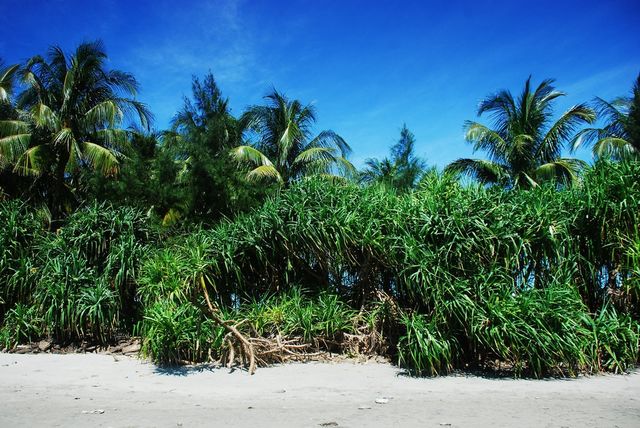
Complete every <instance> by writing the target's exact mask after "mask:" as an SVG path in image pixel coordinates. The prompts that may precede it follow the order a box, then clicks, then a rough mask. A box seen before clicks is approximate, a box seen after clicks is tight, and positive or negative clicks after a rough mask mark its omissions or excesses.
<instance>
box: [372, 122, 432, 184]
mask: <svg viewBox="0 0 640 428" xmlns="http://www.w3.org/2000/svg"><path fill="white" fill-rule="evenodd" d="M415 143H416V140H415V136H414V135H413V133H412V132H411V131H409V129H408V128H407V125H403V127H402V130H401V131H400V139H399V140H398V142H397V143H396V144H394V146H393V147H391V159H389V158H384V159H382V160H378V159H375V158H373V159H367V160H366V162H365V163H366V165H367V168H366V169H365V170H364V171H362V172H361V173H360V180H361V181H362V182H364V183H378V184H382V185H384V186H387V187H389V188H390V189H395V190H399V191H404V190H410V189H413V188H414V187H415V186H416V185H417V184H418V182H419V181H420V178H421V176H422V174H423V173H424V170H425V162H424V161H423V160H422V159H420V158H419V157H417V156H416V155H415V153H414V152H415Z"/></svg>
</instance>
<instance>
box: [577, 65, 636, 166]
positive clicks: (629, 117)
mask: <svg viewBox="0 0 640 428" xmlns="http://www.w3.org/2000/svg"><path fill="white" fill-rule="evenodd" d="M594 105H595V108H596V111H597V113H598V117H599V118H600V119H602V120H603V121H604V126H603V127H601V128H586V129H583V130H581V131H580V132H579V133H578V134H577V135H576V137H575V138H574V140H573V149H574V150H575V149H577V148H578V147H580V146H583V145H592V146H593V155H594V157H595V158H603V157H609V158H613V159H617V160H623V159H629V158H630V159H635V158H637V157H638V153H640V75H639V76H638V78H637V79H636V82H635V84H634V86H633V93H632V96H631V97H620V98H616V99H615V100H613V101H610V102H609V101H605V100H603V99H602V98H599V97H597V98H596V99H595V100H594Z"/></svg>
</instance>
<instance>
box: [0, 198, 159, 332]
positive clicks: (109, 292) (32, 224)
mask: <svg viewBox="0 0 640 428" xmlns="http://www.w3.org/2000/svg"><path fill="white" fill-rule="evenodd" d="M34 214H35V213H34V212H33V211H29V210H28V208H27V207H25V206H23V205H20V204H18V203H17V202H15V201H10V202H4V203H0V216H2V220H4V221H5V224H7V225H8V227H7V228H4V229H3V234H2V235H0V240H1V241H2V243H3V244H5V245H3V246H2V248H3V257H2V259H0V276H1V277H2V283H1V284H2V292H3V294H2V295H0V297H1V298H2V300H3V301H4V303H3V306H2V308H12V307H14V306H15V304H16V303H17V304H20V305H26V306H28V307H29V308H31V309H33V310H37V316H38V317H39V318H40V319H41V320H42V328H43V332H46V333H47V334H48V335H50V336H52V337H53V338H55V339H57V340H70V339H74V338H83V337H91V338H93V339H95V340H99V341H107V340H109V339H110V338H111V337H113V335H114V334H115V332H116V331H117V330H118V329H120V328H124V329H125V330H126V329H130V328H131V327H132V326H133V323H134V322H135V321H136V320H137V319H138V317H139V315H138V312H139V307H138V305H139V303H138V302H136V284H135V281H134V278H135V276H136V274H137V265H138V261H139V259H141V258H143V257H144V255H145V254H146V251H147V247H146V243H147V242H148V241H150V239H151V237H152V232H151V230H150V229H149V227H148V226H147V220H146V218H145V217H144V215H142V213H140V212H139V211H137V210H134V209H131V208H118V209H114V208H112V207H110V206H108V205H105V204H97V203H94V204H91V205H88V206H87V207H85V208H83V209H81V210H79V211H77V212H76V213H74V214H73V215H71V216H70V217H69V218H68V219H67V222H66V223H65V224H64V226H63V227H62V228H61V229H59V230H58V231H56V232H55V233H52V232H46V231H45V230H43V228H42V221H41V220H39V219H38V218H37V217H36V216H35V215H34ZM34 308H35V309H34ZM3 314H4V309H3ZM7 322H9V321H7ZM21 337H23V336H21Z"/></svg>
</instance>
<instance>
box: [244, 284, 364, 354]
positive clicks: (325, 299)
mask: <svg viewBox="0 0 640 428" xmlns="http://www.w3.org/2000/svg"><path fill="white" fill-rule="evenodd" d="M238 317H239V318H240V319H246V320H248V321H249V323H250V324H251V326H252V327H253V329H254V330H255V331H256V332H257V333H258V334H259V335H261V336H267V337H269V336H276V335H280V336H301V337H302V338H303V339H304V340H305V341H306V342H313V341H314V340H317V339H318V338H323V339H329V340H334V339H338V338H340V336H341V335H342V334H344V333H353V332H354V319H355V317H356V312H355V311H354V310H353V309H351V308H350V307H349V306H348V305H346V304H345V303H344V302H343V301H341V300H340V298H339V296H337V295H335V294H329V293H327V292H322V293H320V295H318V296H317V297H315V298H309V297H308V296H306V295H305V294H304V293H303V292H302V291H301V290H300V289H299V288H292V289H291V290H289V291H288V292H286V293H282V294H278V295H274V296H271V297H267V298H264V299H262V300H260V301H253V302H250V303H247V304H245V305H243V306H242V307H241V309H240V311H239V314H238Z"/></svg>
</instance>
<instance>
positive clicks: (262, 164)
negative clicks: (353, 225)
mask: <svg viewBox="0 0 640 428" xmlns="http://www.w3.org/2000/svg"><path fill="white" fill-rule="evenodd" d="M265 98H266V99H267V101H268V105H266V106H253V107H250V108H249V109H248V110H247V112H245V113H244V115H243V116H242V119H241V121H242V123H243V126H244V127H245V128H248V129H249V130H250V131H253V132H255V134H257V141H256V142H255V144H254V145H241V146H238V147H236V148H234V149H233V150H232V155H233V157H234V158H235V159H236V160H237V161H239V162H241V163H245V164H248V165H250V166H251V167H252V169H251V170H250V171H249V172H248V173H247V179H249V180H263V179H266V180H273V181H277V182H279V183H282V184H284V185H290V184H291V183H293V182H295V181H297V180H299V179H300V178H302V177H304V176H308V175H324V176H328V177H337V176H339V175H348V174H351V173H352V172H353V171H354V168H353V165H351V163H350V162H349V161H348V160H347V158H346V156H347V155H348V154H349V153H350V151H351V148H350V147H349V145H348V144H347V143H346V142H345V141H344V140H343V139H342V137H340V136H339V135H338V134H336V133H335V132H333V131H322V132H320V133H319V134H318V135H316V136H315V137H314V136H313V134H312V127H313V124H314V123H315V121H316V111H315V108H314V107H313V106H312V105H303V104H302V103H300V101H298V100H289V99H288V98H287V97H285V96H284V95H283V94H281V93H280V92H278V91H276V90H274V91H273V92H271V93H270V94H268V95H267V96H266V97H265Z"/></svg>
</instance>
